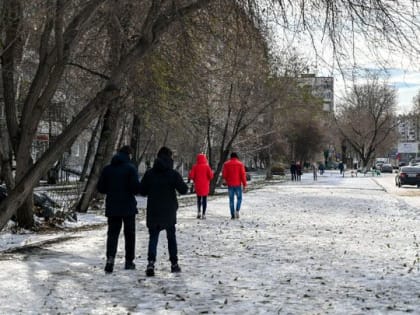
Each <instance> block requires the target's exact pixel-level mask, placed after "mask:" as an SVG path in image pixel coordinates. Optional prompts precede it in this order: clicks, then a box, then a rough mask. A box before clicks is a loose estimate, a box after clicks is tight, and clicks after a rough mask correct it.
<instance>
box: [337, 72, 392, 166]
mask: <svg viewBox="0 0 420 315" xmlns="http://www.w3.org/2000/svg"><path fill="white" fill-rule="evenodd" d="M395 106H396V92H395V90H394V89H393V88H391V87H389V86H388V85H387V84H386V82H379V80H378V78H377V77H375V76H374V77H371V78H369V80H368V83H366V84H363V85H354V86H353V88H352V90H351V92H350V93H349V94H348V95H347V96H346V97H345V99H344V101H343V103H342V105H341V110H340V111H339V113H338V114H337V117H336V126H337V128H338V130H339V132H340V134H341V135H342V137H343V139H344V140H345V141H346V142H347V143H349V144H350V145H351V147H352V148H353V150H354V151H355V152H356V153H357V154H358V156H359V157H360V159H361V161H362V166H363V167H366V166H368V165H369V162H370V161H371V160H372V158H373V157H374V155H375V152H376V150H378V148H379V147H380V146H381V145H382V144H383V143H384V142H385V141H386V140H387V139H388V138H389V136H390V135H392V133H393V132H394V131H395V128H396V126H397V119H396V114H395Z"/></svg>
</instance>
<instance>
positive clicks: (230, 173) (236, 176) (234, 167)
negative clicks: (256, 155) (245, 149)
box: [222, 152, 247, 219]
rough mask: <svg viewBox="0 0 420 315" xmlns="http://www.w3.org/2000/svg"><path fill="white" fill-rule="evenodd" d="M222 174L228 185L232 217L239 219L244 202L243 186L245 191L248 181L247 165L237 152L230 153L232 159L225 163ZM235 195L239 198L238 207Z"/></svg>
mask: <svg viewBox="0 0 420 315" xmlns="http://www.w3.org/2000/svg"><path fill="white" fill-rule="evenodd" d="M222 176H223V179H224V181H225V183H226V185H227V186H228V191H229V206H230V216H231V219H239V211H240V210H241V203H242V188H243V191H244V192H245V187H246V185H247V183H246V173H245V166H244V165H243V163H242V162H241V161H239V158H238V154H236V153H235V152H232V153H231V154H230V160H229V161H227V162H225V164H224V165H223V171H222ZM235 196H236V199H237V200H236V207H235Z"/></svg>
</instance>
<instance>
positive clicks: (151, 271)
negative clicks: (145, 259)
mask: <svg viewBox="0 0 420 315" xmlns="http://www.w3.org/2000/svg"><path fill="white" fill-rule="evenodd" d="M154 275H155V264H154V263H153V262H149V263H148V264H147V267H146V276H148V277H153V276H154Z"/></svg>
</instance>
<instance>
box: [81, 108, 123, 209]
mask: <svg viewBox="0 0 420 315" xmlns="http://www.w3.org/2000/svg"><path fill="white" fill-rule="evenodd" d="M115 102H116V103H119V102H118V100H116V101H115ZM120 112H121V111H120V108H119V104H112V105H111V107H110V108H109V109H108V111H107V112H106V114H105V117H104V124H103V127H102V132H101V137H100V139H99V143H98V149H97V151H96V155H95V161H94V162H93V166H92V170H91V172H90V175H89V179H88V182H87V183H86V186H85V189H84V190H83V193H82V196H81V198H80V200H79V202H78V204H77V206H76V211H79V212H87V210H88V208H89V204H90V202H91V200H92V199H93V197H94V194H95V192H96V184H97V183H98V180H99V176H100V173H101V171H102V169H103V168H104V166H105V164H106V163H107V162H108V161H109V159H110V157H111V155H112V152H113V151H114V147H115V142H116V138H117V136H118V129H119V128H118V126H119V123H120V119H119V118H118V116H119V113H120Z"/></svg>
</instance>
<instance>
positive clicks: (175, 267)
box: [171, 263, 181, 272]
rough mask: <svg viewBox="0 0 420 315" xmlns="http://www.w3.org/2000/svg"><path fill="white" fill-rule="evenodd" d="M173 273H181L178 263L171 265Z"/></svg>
mask: <svg viewBox="0 0 420 315" xmlns="http://www.w3.org/2000/svg"><path fill="white" fill-rule="evenodd" d="M171 272H181V268H180V267H179V265H178V263H175V264H172V265H171Z"/></svg>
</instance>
